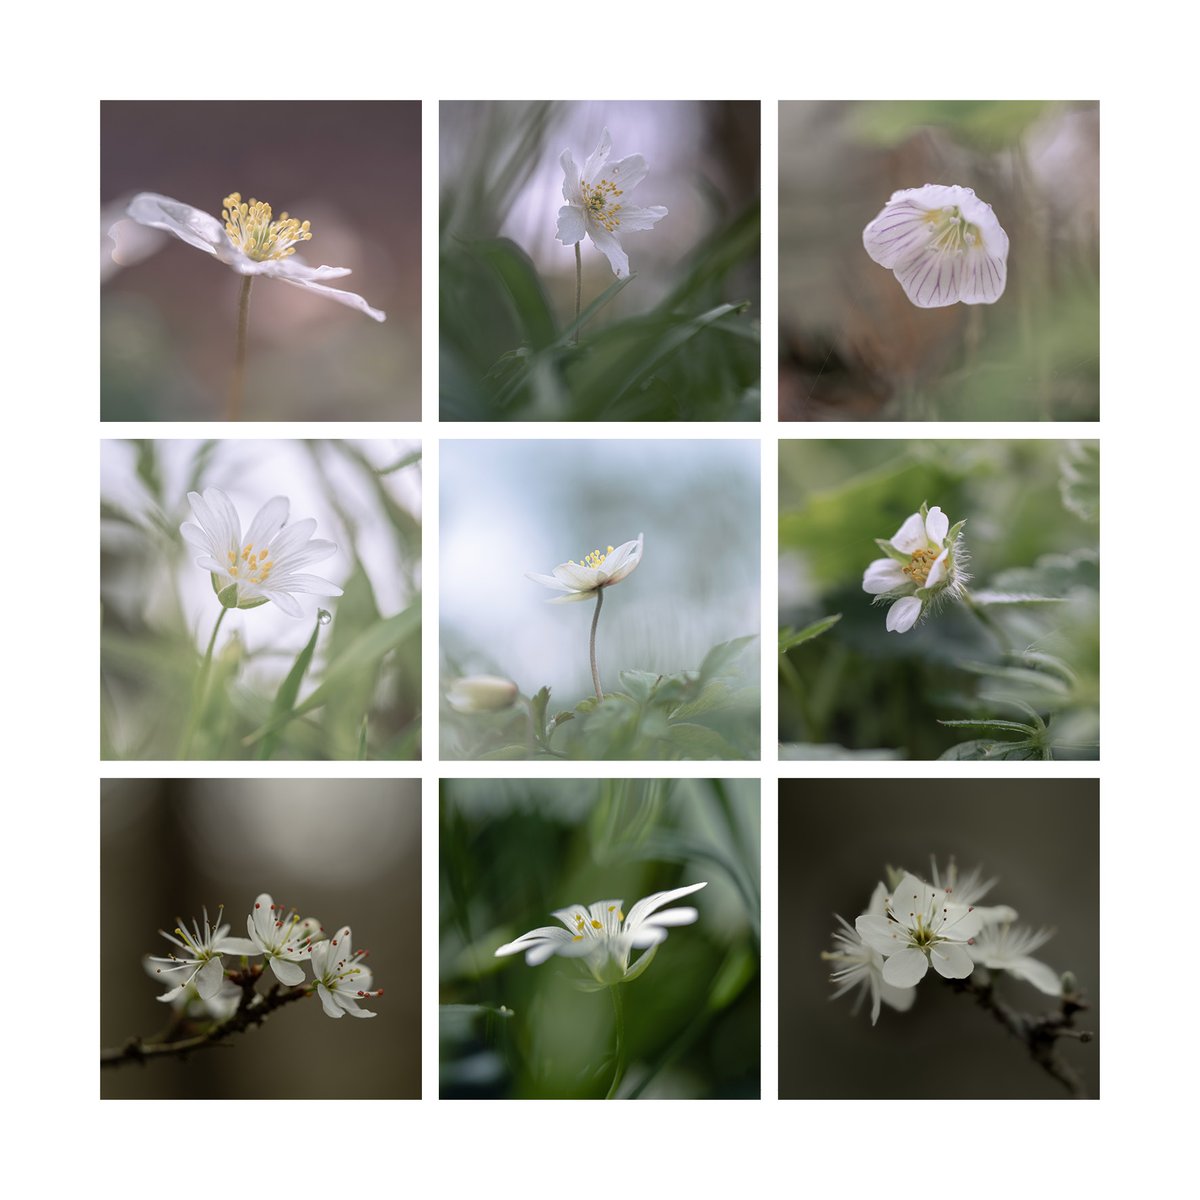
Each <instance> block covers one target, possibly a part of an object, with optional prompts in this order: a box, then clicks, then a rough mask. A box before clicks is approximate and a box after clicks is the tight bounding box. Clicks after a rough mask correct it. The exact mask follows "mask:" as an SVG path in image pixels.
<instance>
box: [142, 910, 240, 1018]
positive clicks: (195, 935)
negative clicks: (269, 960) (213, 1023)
mask: <svg viewBox="0 0 1200 1200" xmlns="http://www.w3.org/2000/svg"><path fill="white" fill-rule="evenodd" d="M223 913H224V907H222V908H221V909H219V910H218V911H217V920H216V923H215V924H212V925H210V924H209V923H208V909H207V908H206V909H204V930H203V932H201V930H200V925H199V923H198V922H196V921H193V922H192V927H191V929H190V930H188V929H186V928H184V922H183V918H182V917H177V918H176V920H178V921H179V925H178V926H177V927H176V929H175V932H174V933H173V934H170V933H168V932H167V931H166V930H165V929H160V930H159V931H158V932H159V933H161V934H162V935H163V937H165V938H166V939H167V941H168V942H171V943H172V944H173V945H175V946H178V947H179V949H180V950H181V951H183V953H182V954H175V953H174V952H173V951H172V952H171V953H170V954H168V955H167V956H166V957H165V958H163V957H160V956H158V955H154V954H152V955H149V956H148V958H147V962H148V963H155V964H157V965H156V966H155V968H154V974H155V975H156V976H158V977H159V978H162V977H163V976H166V977H167V978H164V979H163V982H164V983H171V982H173V983H174V985H175V986H174V987H171V988H169V989H168V990H167V991H165V992H163V994H162V995H161V996H159V997H158V999H159V1000H161V1001H162V1002H163V1003H165V1004H170V1003H171V1002H172V1001H174V1000H175V998H176V997H177V996H181V995H183V994H184V993H185V992H186V991H187V990H188V989H189V988H193V987H194V988H195V990H196V994H197V995H198V996H199V997H200V999H201V1000H212V999H213V998H214V997H215V996H216V995H217V994H218V993H219V992H220V990H221V984H222V983H223V982H224V981H225V966H224V964H223V963H222V961H221V955H222V954H247V955H253V954H257V953H258V952H259V950H258V947H257V946H255V945H254V943H253V942H248V941H247V940H246V939H245V938H233V937H230V936H229V926H228V925H222V924H221V923H220V922H221V916H222V914H223ZM147 969H149V968H147Z"/></svg>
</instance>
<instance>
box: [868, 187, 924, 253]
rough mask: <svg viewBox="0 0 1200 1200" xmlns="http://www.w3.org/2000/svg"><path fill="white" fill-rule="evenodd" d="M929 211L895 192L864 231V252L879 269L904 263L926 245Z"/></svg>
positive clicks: (903, 194)
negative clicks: (877, 264)
mask: <svg viewBox="0 0 1200 1200" xmlns="http://www.w3.org/2000/svg"><path fill="white" fill-rule="evenodd" d="M897 197H902V198H900V199H897ZM928 211H929V209H928V208H927V207H926V206H924V205H922V204H919V203H917V202H915V201H914V200H913V199H912V198H911V197H909V196H908V194H907V193H903V192H897V193H896V195H895V196H893V197H892V199H891V200H889V201H888V202H887V204H886V206H885V207H884V209H883V211H882V212H881V213H880V214H879V215H878V216H877V217H876V218H875V220H873V221H872V222H871V223H870V224H869V225H868V226H867V227H866V229H864V230H863V248H864V249H865V250H866V252H867V253H868V254H869V255H870V256H871V257H872V258H873V259H874V260H875V261H876V262H877V263H879V265H880V266H882V267H894V266H895V265H896V264H897V263H898V262H903V261H906V260H907V259H909V258H911V257H912V255H914V254H917V253H918V252H919V251H921V250H923V249H924V248H925V247H926V246H927V245H928V244H929V240H930V238H931V236H932V230H931V229H930V226H929V222H928V221H927V220H926V215H927V213H928Z"/></svg>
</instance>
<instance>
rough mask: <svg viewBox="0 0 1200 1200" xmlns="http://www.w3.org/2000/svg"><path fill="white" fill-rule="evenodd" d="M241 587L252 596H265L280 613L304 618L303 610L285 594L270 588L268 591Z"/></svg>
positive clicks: (248, 586)
mask: <svg viewBox="0 0 1200 1200" xmlns="http://www.w3.org/2000/svg"><path fill="white" fill-rule="evenodd" d="M242 586H243V587H244V588H245V590H246V591H248V592H250V593H252V594H254V593H257V594H258V595H260V596H266V598H267V599H268V600H270V601H271V602H272V603H273V604H275V606H276V607H277V608H278V609H279V611H280V612H282V613H285V614H286V615H287V616H289V617H296V618H300V617H303V616H304V610H303V609H302V608H301V607H300V605H299V604H297V603H296V601H295V600H294V599H293V598H292V597H291V596H290V595H289V594H288V593H287V592H281V591H279V590H278V589H276V588H271V589H270V590H268V589H266V588H256V587H255V586H254V585H253V584H244V585H242Z"/></svg>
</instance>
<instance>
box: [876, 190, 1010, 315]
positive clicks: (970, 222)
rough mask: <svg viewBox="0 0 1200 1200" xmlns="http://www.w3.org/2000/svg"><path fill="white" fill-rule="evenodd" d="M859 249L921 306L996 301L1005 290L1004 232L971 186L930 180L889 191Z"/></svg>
mask: <svg viewBox="0 0 1200 1200" xmlns="http://www.w3.org/2000/svg"><path fill="white" fill-rule="evenodd" d="M863 246H864V247H865V248H866V251H867V253H868V254H869V255H870V256H871V257H872V258H873V259H874V260H875V261H876V262H877V263H879V265H880V266H883V267H889V268H891V270H892V271H894V272H895V275H896V278H897V279H898V280H899V281H900V284H901V286H902V287H903V288H904V291H905V294H906V295H907V296H908V298H909V299H910V300H911V301H912V302H913V303H914V304H915V305H916V306H917V307H918V308H943V307H945V306H946V305H948V304H957V303H959V302H960V301H961V302H962V303H963V304H994V303H995V302H996V301H997V300H999V299H1000V296H1001V294H1002V293H1003V292H1004V284H1005V280H1006V278H1007V275H1008V234H1006V233H1005V232H1004V230H1003V229H1001V228H1000V222H999V221H997V220H996V214H995V213H994V212H992V206H991V205H990V204H984V202H983V201H982V200H980V199H979V197H978V196H976V195H975V193H974V192H973V191H972V190H971V189H970V188H965V187H957V186H952V187H948V186H946V185H944V184H940V183H927V184H926V185H925V186H924V187H919V188H906V189H905V190H904V191H899V192H893V193H892V198H891V199H890V200H889V201H888V202H887V204H886V205H885V206H884V209H883V211H882V212H881V213H880V214H879V216H877V217H876V218H875V220H873V221H872V222H871V223H870V224H869V225H868V226H867V227H866V229H864V230H863Z"/></svg>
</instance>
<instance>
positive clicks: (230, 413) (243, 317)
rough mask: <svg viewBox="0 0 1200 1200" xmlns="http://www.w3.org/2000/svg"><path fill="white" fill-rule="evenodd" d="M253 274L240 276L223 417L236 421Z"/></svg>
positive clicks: (244, 368) (240, 405) (244, 376)
mask: <svg viewBox="0 0 1200 1200" xmlns="http://www.w3.org/2000/svg"><path fill="white" fill-rule="evenodd" d="M253 282H254V276H253V275H244V276H243V277H242V294H241V298H240V299H239V300H238V325H237V347H236V349H235V350H234V353H233V382H232V384H231V385H230V387H229V408H228V410H227V411H226V413H225V419H226V420H228V421H236V420H238V419H239V418H240V417H241V415H242V394H243V392H244V391H245V383H246V331H247V330H248V329H249V327H250V285H251V284H252V283H253Z"/></svg>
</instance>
